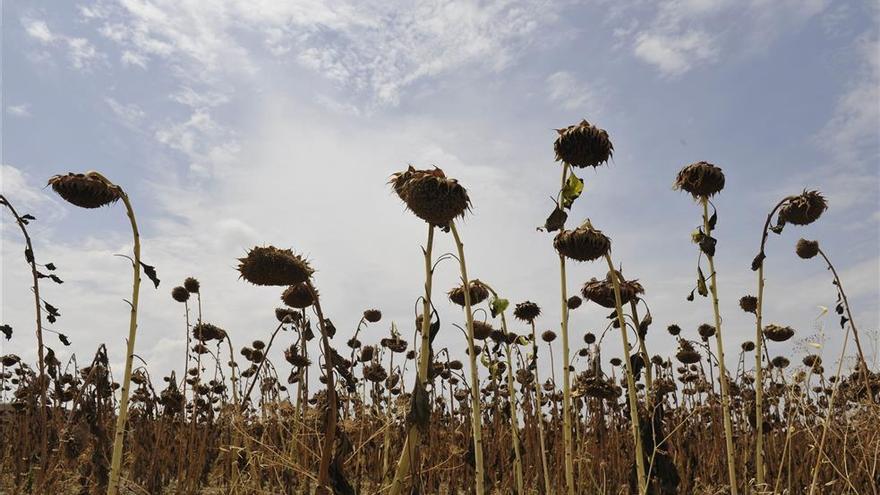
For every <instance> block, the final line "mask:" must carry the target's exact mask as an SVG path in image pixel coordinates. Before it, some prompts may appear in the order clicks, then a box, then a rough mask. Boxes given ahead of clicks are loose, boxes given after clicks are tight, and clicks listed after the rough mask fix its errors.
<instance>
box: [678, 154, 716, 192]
mask: <svg viewBox="0 0 880 495" xmlns="http://www.w3.org/2000/svg"><path fill="white" fill-rule="evenodd" d="M673 188H674V189H677V190H684V191H686V192H689V193H690V194H691V195H692V196H693V197H694V198H697V199H698V198H708V197H711V196H714V195H715V194H718V193H719V192H721V190H722V189H724V172H722V171H721V168H719V167H716V166H715V165H712V164H711V163H709V162H696V163H692V164H690V165H687V166H685V167H684V168H682V169H681V170H680V171H679V172H678V176H676V178H675V183H674V184H673Z"/></svg>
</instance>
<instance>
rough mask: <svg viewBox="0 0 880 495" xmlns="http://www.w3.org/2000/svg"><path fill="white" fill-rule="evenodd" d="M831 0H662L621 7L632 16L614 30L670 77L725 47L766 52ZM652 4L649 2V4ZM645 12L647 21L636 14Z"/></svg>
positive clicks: (640, 56) (712, 58) (709, 59)
mask: <svg viewBox="0 0 880 495" xmlns="http://www.w3.org/2000/svg"><path fill="white" fill-rule="evenodd" d="M829 3H830V2H829V1H828V0H803V1H802V0H748V1H745V2H737V1H733V0H664V1H661V2H658V3H648V4H647V5H648V6H652V7H655V8H654V10H653V13H651V14H646V13H645V12H644V6H643V5H644V4H641V3H634V4H627V6H626V7H621V8H620V9H618V10H619V11H626V12H627V13H628V15H627V16H621V15H620V12H618V13H617V15H616V16H615V19H619V20H621V22H622V19H628V20H627V21H626V22H627V24H626V25H624V26H621V27H618V28H616V29H615V30H614V35H615V37H617V38H619V39H625V38H627V37H630V38H631V40H632V53H633V55H635V57H636V58H638V59H639V60H642V61H643V62H645V63H647V64H650V65H652V66H654V67H655V68H656V69H657V70H658V71H659V73H660V74H661V75H662V76H663V77H666V78H673V77H678V76H681V75H682V74H685V73H687V72H688V71H690V70H692V69H694V68H696V67H700V66H705V65H711V64H713V63H715V62H717V60H718V59H719V57H720V56H721V55H722V54H723V53H725V52H737V53H743V54H745V53H750V54H756V53H766V48H767V46H768V45H769V44H770V43H772V42H773V41H774V40H775V39H776V38H777V37H779V36H781V35H782V34H784V33H788V32H791V31H793V30H796V29H799V28H801V27H802V26H803V25H804V23H805V22H806V21H807V20H809V19H811V18H813V17H815V16H816V15H818V14H819V13H821V12H823V11H824V10H825V9H826V7H827V6H828V4H829ZM649 8H650V7H649ZM636 18H643V19H644V20H643V22H636V21H633V19H636Z"/></svg>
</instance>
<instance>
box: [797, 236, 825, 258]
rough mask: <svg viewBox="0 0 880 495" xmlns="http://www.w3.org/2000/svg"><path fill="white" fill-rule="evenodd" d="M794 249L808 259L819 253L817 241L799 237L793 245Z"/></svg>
mask: <svg viewBox="0 0 880 495" xmlns="http://www.w3.org/2000/svg"><path fill="white" fill-rule="evenodd" d="M794 251H795V252H796V253H797V255H798V256H800V257H801V258H803V259H805V260H808V259H810V258H812V257H814V256H816V255H817V254H819V242H818V241H808V240H806V239H800V240H798V241H797V244H796V245H795V247H794Z"/></svg>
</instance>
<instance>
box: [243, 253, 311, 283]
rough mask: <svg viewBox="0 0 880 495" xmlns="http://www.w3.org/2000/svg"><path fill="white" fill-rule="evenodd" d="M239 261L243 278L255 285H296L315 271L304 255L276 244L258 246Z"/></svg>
mask: <svg viewBox="0 0 880 495" xmlns="http://www.w3.org/2000/svg"><path fill="white" fill-rule="evenodd" d="M238 261H239V264H238V271H239V273H240V274H241V278H243V279H245V280H247V281H248V282H250V283H252V284H254V285H282V286H283V285H296V284H300V283H303V282H305V281H306V280H308V279H309V278H310V277H311V276H312V273H314V270H312V268H311V267H310V266H309V263H308V262H307V261H306V260H305V259H304V258H303V257H302V256H299V255H297V254H293V251H291V250H290V249H278V248H276V247H275V246H265V247H263V246H256V247H254V248H253V249H251V250H250V251H248V253H247V256H245V257H244V258H239V259H238Z"/></svg>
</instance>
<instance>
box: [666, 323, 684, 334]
mask: <svg viewBox="0 0 880 495" xmlns="http://www.w3.org/2000/svg"><path fill="white" fill-rule="evenodd" d="M666 331H667V332H669V335H672V336H673V337H675V336H676V335H678V334H680V333H681V327H680V326H678V325H676V324H675V323H673V324H672V325H669V326H668V327H666Z"/></svg>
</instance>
